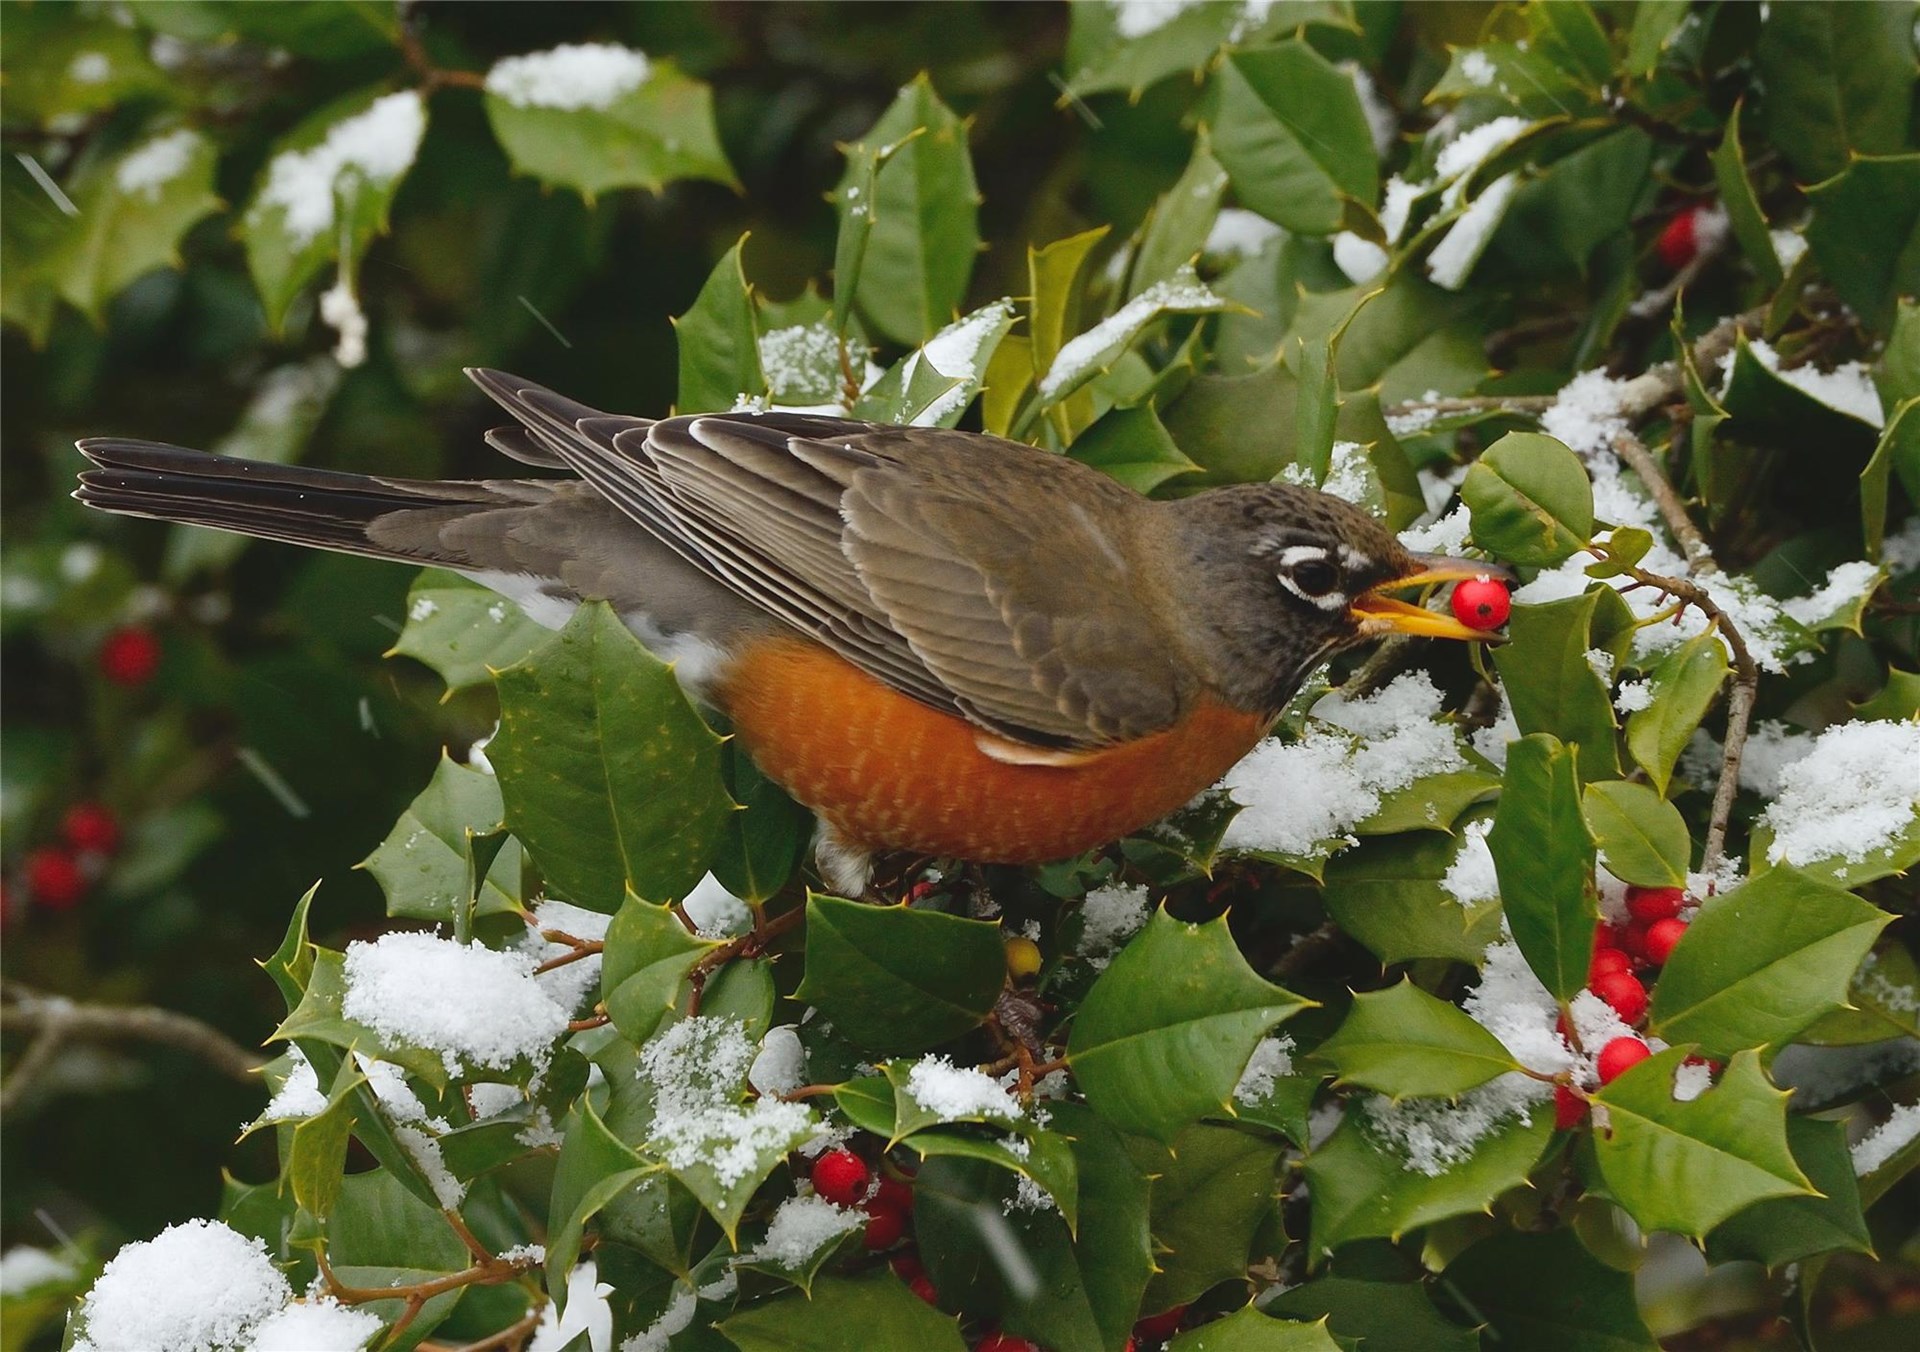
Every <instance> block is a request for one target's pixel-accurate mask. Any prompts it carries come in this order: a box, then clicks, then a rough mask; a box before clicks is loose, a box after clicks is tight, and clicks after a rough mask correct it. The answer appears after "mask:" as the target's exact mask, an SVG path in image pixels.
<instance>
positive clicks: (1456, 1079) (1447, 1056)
mask: <svg viewBox="0 0 1920 1352" xmlns="http://www.w3.org/2000/svg"><path fill="white" fill-rule="evenodd" d="M1313 1054H1314V1057H1315V1059H1316V1060H1320V1061H1325V1062H1326V1063H1327V1064H1329V1065H1331V1066H1332V1067H1333V1068H1334V1071H1335V1073H1336V1076H1337V1078H1338V1079H1339V1080H1340V1081H1341V1082H1342V1083H1345V1084H1353V1085H1359V1086H1360V1087H1362V1088H1364V1089H1371V1090H1374V1091H1375V1092H1377V1093H1381V1094H1385V1095H1387V1096H1388V1097H1389V1098H1395V1099H1399V1098H1409V1097H1413V1098H1418V1097H1436V1096H1437V1097H1442V1098H1451V1097H1453V1096H1454V1095H1456V1094H1462V1093H1465V1092H1466V1091H1467V1090H1469V1089H1472V1088H1474V1087H1476V1086H1478V1085H1482V1084H1485V1083H1486V1082H1487V1081H1488V1080H1491V1079H1493V1078H1494V1077H1495V1076H1496V1075H1504V1074H1506V1073H1507V1072H1508V1071H1511V1070H1516V1069H1518V1067H1517V1066H1516V1065H1515V1063H1514V1060H1513V1057H1512V1056H1511V1055H1510V1054H1509V1053H1508V1051H1507V1049H1506V1048H1505V1047H1504V1046H1502V1045H1501V1042H1500V1039H1498V1038H1496V1037H1495V1036H1494V1035H1493V1034H1492V1033H1489V1032H1488V1031H1487V1030H1486V1029H1484V1028H1482V1027H1481V1026H1480V1025H1479V1024H1477V1023H1475V1022H1474V1021H1473V1020H1472V1019H1470V1018H1468V1017H1467V1016H1466V1015H1465V1014H1464V1013H1462V1012H1461V1010H1460V1009H1459V1007H1458V1006H1455V1005H1451V1004H1448V1003H1447V1002H1446V1001H1445V1000H1441V999H1438V998H1436V997H1435V996H1432V995H1429V994H1427V992H1425V991H1423V990H1421V989H1420V988H1419V987H1418V986H1416V985H1414V984H1413V982H1412V981H1411V980H1408V979H1404V978H1403V979H1402V980H1401V982H1400V984H1399V985H1397V986H1390V987H1388V988H1387V989H1386V990H1380V991H1366V992H1363V993H1361V994H1360V995H1357V996H1355V997H1354V1001H1353V1007H1352V1009H1350V1010H1349V1011H1348V1013H1347V1017H1346V1019H1345V1021H1343V1022H1342V1023H1341V1025H1340V1027H1339V1029H1338V1030H1337V1031H1336V1032H1335V1033H1334V1035H1333V1036H1332V1037H1330V1038H1328V1039H1327V1040H1326V1041H1325V1042H1322V1043H1321V1044H1320V1045H1319V1046H1318V1047H1317V1048H1315V1049H1314V1053H1313Z"/></svg>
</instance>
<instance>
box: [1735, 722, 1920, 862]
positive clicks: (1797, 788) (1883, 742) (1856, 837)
mask: <svg viewBox="0 0 1920 1352" xmlns="http://www.w3.org/2000/svg"><path fill="white" fill-rule="evenodd" d="M1915 766H1920V723H1898V722H1894V721H1892V720H1890V719H1883V720H1880V721H1877V722H1867V723H1842V724H1840V725H1838V726H1837V727H1832V728H1828V729H1827V730H1826V731H1825V732H1823V733H1821V734H1820V736H1819V737H1818V738H1817V739H1815V741H1814V743H1813V747H1812V749H1811V750H1810V751H1809V752H1808V753H1807V755H1806V756H1805V757H1803V758H1802V759H1801V760H1799V761H1798V762H1796V763H1795V764H1794V765H1793V766H1792V767H1791V768H1790V769H1788V770H1787V771H1786V772H1784V773H1783V774H1782V776H1781V789H1780V795H1779V797H1777V798H1776V799H1774V801H1773V803H1772V804H1771V805H1770V806H1769V807H1768V808H1767V810H1766V812H1765V813H1764V814H1763V820H1764V821H1765V822H1766V824H1767V826H1768V827H1769V828H1771V829H1772V831H1773V843H1772V844H1771V845H1770V846H1768V847H1767V859H1768V861H1769V862H1770V863H1775V864H1780V863H1787V864H1810V863H1812V862H1814V861H1815V860H1820V859H1843V860H1846V861H1848V862H1850V863H1858V862H1859V861H1861V860H1863V859H1865V858H1866V857H1867V856H1868V855H1870V854H1872V853H1873V852H1874V851H1876V850H1879V849H1883V848H1885V847H1886V846H1887V845H1890V844H1892V843H1893V841H1894V839H1895V838H1896V837H1897V836H1899V834H1900V833H1901V832H1902V831H1905V830H1906V829H1907V828H1908V827H1909V826H1911V825H1912V823H1913V818H1914V813H1915V812H1916V811H1917V810H1920V775H1916V774H1915V773H1914V767H1915Z"/></svg>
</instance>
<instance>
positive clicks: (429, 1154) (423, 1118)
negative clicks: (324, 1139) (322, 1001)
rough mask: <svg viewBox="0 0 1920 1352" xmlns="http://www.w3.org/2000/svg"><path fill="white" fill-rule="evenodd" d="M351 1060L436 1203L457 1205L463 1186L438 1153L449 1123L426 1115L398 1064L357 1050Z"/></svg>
mask: <svg viewBox="0 0 1920 1352" xmlns="http://www.w3.org/2000/svg"><path fill="white" fill-rule="evenodd" d="M354 1059H355V1060H356V1061H357V1062H358V1063H359V1065H360V1069H361V1072H362V1073H363V1074H365V1075H366V1077H367V1087H368V1088H369V1089H371V1090H372V1091H373V1096H374V1097H375V1098H376V1099H378V1100H379V1101H380V1106H381V1107H382V1108H384V1109H385V1110H386V1113H387V1116H388V1117H389V1118H390V1119H391V1122H392V1126H393V1135H394V1139H395V1140H397V1141H399V1142H400V1144H401V1145H402V1146H403V1147H404V1148H405V1149H406V1152H407V1154H409V1155H411V1156H412V1157H413V1162H414V1164H415V1165H416V1166H417V1167H418V1168H419V1170H420V1173H421V1176H422V1177H424V1178H425V1179H426V1180H427V1184H428V1186H430V1187H431V1188H432V1189H433V1195H434V1196H435V1197H437V1198H438V1199H439V1200H440V1205H441V1206H443V1207H447V1208H449V1209H451V1208H453V1207H456V1206H458V1205H460V1203H461V1202H462V1201H464V1200H465V1199H466V1195H467V1185H466V1184H464V1183H462V1182H461V1181H460V1180H459V1179H457V1178H455V1177H454V1176H453V1171H452V1170H451V1169H449V1168H448V1167H447V1161H446V1157H445V1156H444V1155H442V1154H441V1153H440V1140H439V1137H440V1136H442V1135H444V1134H445V1133H447V1132H449V1131H452V1130H453V1124H452V1123H450V1122H448V1121H447V1120H446V1119H445V1118H443V1117H433V1116H430V1115H429V1114H428V1112H427V1105H426V1104H424V1103H422V1102H421V1101H420V1096H419V1095H417V1094H415V1093H414V1092H413V1089H412V1087H411V1086H410V1085H408V1084H407V1077H406V1073H405V1072H404V1071H402V1070H401V1069H400V1067H398V1066H396V1065H393V1064H391V1063H389V1062H386V1061H374V1060H370V1059H369V1058H368V1057H366V1056H363V1055H361V1054H360V1053H359V1052H355V1053H354Z"/></svg>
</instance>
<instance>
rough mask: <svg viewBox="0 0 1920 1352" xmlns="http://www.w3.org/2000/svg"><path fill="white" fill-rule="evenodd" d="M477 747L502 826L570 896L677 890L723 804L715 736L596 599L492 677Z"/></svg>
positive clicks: (692, 878) (691, 875)
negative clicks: (500, 805) (497, 798)
mask: <svg viewBox="0 0 1920 1352" xmlns="http://www.w3.org/2000/svg"><path fill="white" fill-rule="evenodd" d="M496 684H497V685H498V687H499V690H500V732H499V734H498V735H497V736H496V737H495V738H494V740H493V742H492V744H491V745H490V747H489V748H488V757H489V759H491V760H492V761H493V764H494V767H495V769H496V771H497V772H498V774H499V779H500V792H501V795H502V796H503V797H504V798H505V800H506V807H507V825H508V827H509V828H510V829H511V830H512V831H513V834H514V835H515V836H517V837H518V838H519V839H520V841H521V842H522V843H523V844H524V845H525V846H526V847H527V851H528V853H530V854H532V855H533V857H534V859H535V861H536V862H537V863H538V864H539V865H540V870H541V874H542V876H543V877H545V878H546V880H547V882H548V883H549V884H550V885H551V886H552V887H553V888H555V889H556V890H557V891H559V892H561V893H563V894H564V895H565V896H566V897H567V898H568V899H569V900H571V901H574V902H577V903H578V904H580V905H582V906H585V907H587V908H589V909H591V910H599V911H609V912H611V911H613V910H614V909H615V908H617V907H618V905H619V904H620V901H621V899H622V898H623V897H624V896H625V895H626V893H627V892H628V891H629V890H632V891H633V892H635V893H637V894H638V895H640V896H642V897H647V898H661V899H667V898H678V897H681V896H684V895H685V894H686V893H687V891H688V890H689V889H690V888H692V886H693V885H694V884H695V883H696V882H698V881H699V880H700V878H701V876H702V875H703V874H705V872H706V871H707V862H708V860H709V859H710V858H711V857H712V855H713V853H714V851H715V848H716V847H717V845H718V843H719V840H720V837H721V834H722V832H723V831H724V830H725V825H726V819H727V816H728V814H730V813H732V812H733V811H735V810H736V809H735V808H734V805H733V804H732V803H731V802H730V801H729V800H728V798H727V794H726V788H725V786H724V784H723V783H722V782H721V778H720V739H719V738H718V737H716V736H714V734H713V732H712V730H711V729H709V728H708V727H707V725H706V724H705V723H704V722H702V721H701V718H700V715H699V714H697V713H695V712H694V710H693V706H692V705H691V704H689V703H688V702H687V697H686V696H685V695H684V694H683V693H682V692H681V690H680V686H679V683H678V682H677V681H675V680H674V677H673V672H672V670H671V669H670V668H669V667H667V666H666V665H665V664H664V663H662V662H660V661H658V660H656V659H655V658H654V657H653V656H652V654H650V653H648V652H647V650H646V649H644V648H642V647H641V646H640V642H639V640H637V639H636V638H634V636H633V635H632V633H631V632H629V631H628V629H627V627H626V626H625V625H624V624H622V623H621V622H620V621H619V619H617V618H616V617H615V615H614V613H613V611H612V609H611V608H610V607H608V606H607V605H606V604H605V603H604V602H595V603H593V604H589V605H583V606H582V607H580V609H579V611H578V612H577V613H576V614H575V615H574V617H573V619H572V620H571V621H569V622H568V624H567V627H566V628H565V629H563V630H561V631H560V633H558V634H556V635H555V636H554V637H553V638H552V639H551V640H549V641H548V642H547V643H546V644H545V645H544V646H542V647H540V648H539V649H537V650H535V652H534V653H533V654H532V656H530V657H529V658H528V659H527V660H526V661H525V662H522V663H520V664H519V665H517V666H515V667H512V668H510V669H509V670H507V671H503V672H501V673H500V675H499V677H498V678H497V681H496Z"/></svg>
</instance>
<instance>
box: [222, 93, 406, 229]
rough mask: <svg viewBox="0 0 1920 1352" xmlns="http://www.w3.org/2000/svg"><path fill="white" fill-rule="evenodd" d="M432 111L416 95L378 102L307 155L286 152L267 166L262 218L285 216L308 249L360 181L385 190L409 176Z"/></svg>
mask: <svg viewBox="0 0 1920 1352" xmlns="http://www.w3.org/2000/svg"><path fill="white" fill-rule="evenodd" d="M426 131H427V110H426V105H425V104H424V103H422V102H421V99H420V95H419V94H417V93H415V92H413V91H412V90H404V91H402V92H401V93H398V94H388V95H387V96H385V97H384V98H379V99H375V100H374V102H373V105H372V106H371V107H369V108H368V109H367V110H366V111H365V112H364V113H360V114H358V115H357V116H354V117H349V118H346V119H344V120H343V121H340V122H337V123H335V124H334V125H333V127H332V128H331V129H330V130H329V131H328V132H327V135H326V139H325V140H323V141H321V142H320V144H318V145H316V146H311V147H309V148H307V149H305V150H283V151H281V152H280V153H279V154H278V155H275V156H274V157H273V161H272V163H270V164H269V165H268V166H267V185H266V187H265V188H263V189H262V190H261V192H260V198H259V200H258V202H256V203H255V205H254V212H255V213H256V214H258V213H259V212H261V211H264V210H266V209H269V208H271V209H273V210H276V211H279V212H280V213H281V215H282V218H283V219H282V222H281V224H282V228H284V229H285V231H286V233H287V237H288V239H289V240H290V241H291V243H292V244H293V246H294V247H295V248H296V249H298V248H305V247H306V246H307V245H308V244H310V243H312V242H313V241H314V240H315V239H317V238H319V237H320V236H321V235H323V234H325V233H326V232H327V231H328V230H331V229H332V228H333V224H334V199H335V196H336V193H337V192H339V191H340V190H342V189H350V188H351V184H352V182H353V180H354V179H362V180H365V181H366V182H367V183H369V184H371V185H373V186H376V187H384V186H385V185H386V184H389V183H391V182H393V181H394V180H395V179H396V178H398V177H400V175H402V174H404V173H405V172H406V171H407V169H408V168H409V167H410V166H411V165H412V164H413V157H414V156H415V154H417V153H418V152H419V149H420V138H421V137H422V136H424V135H426Z"/></svg>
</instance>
